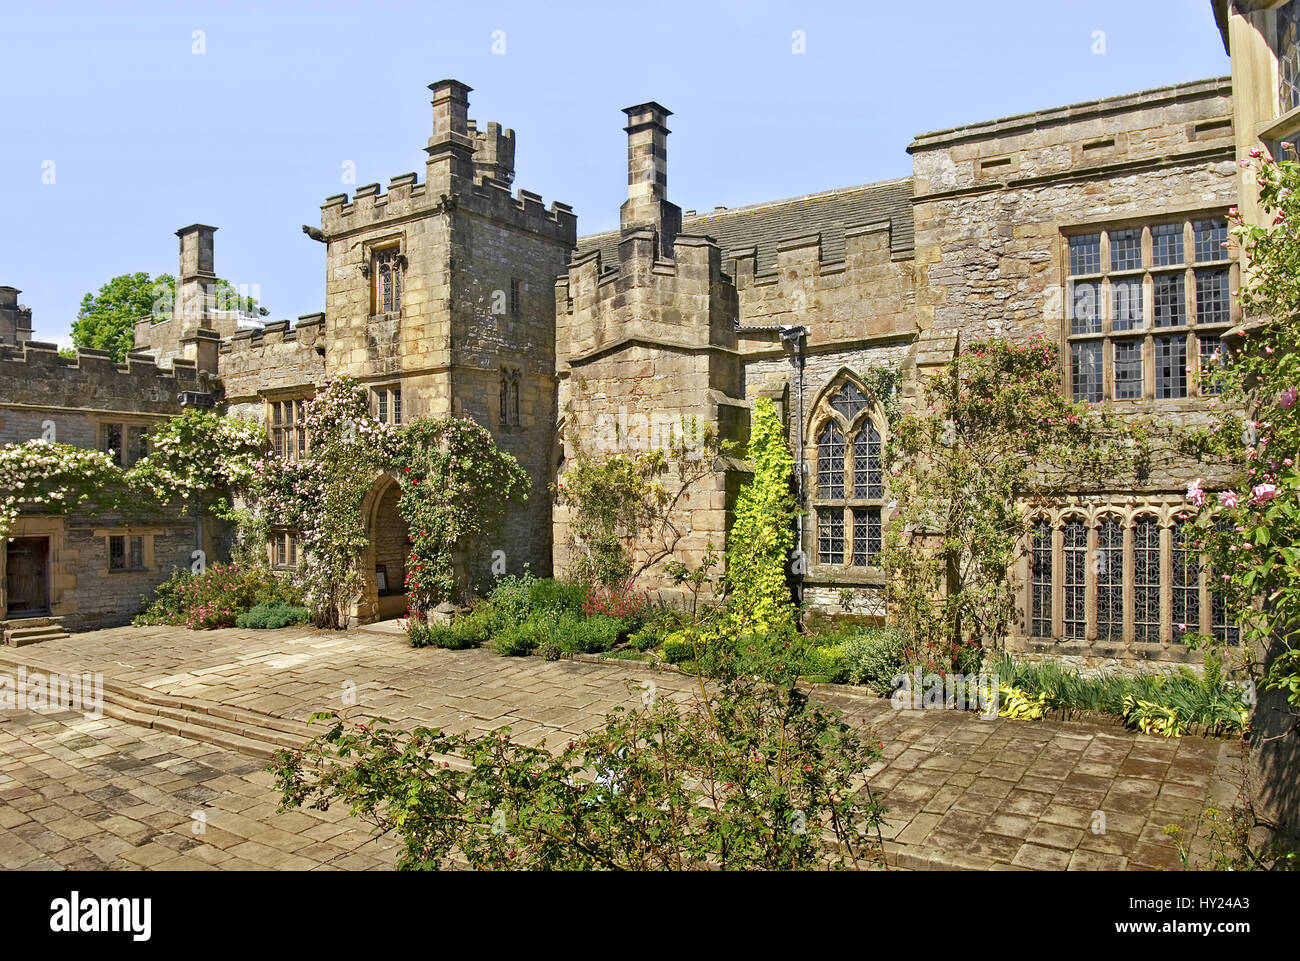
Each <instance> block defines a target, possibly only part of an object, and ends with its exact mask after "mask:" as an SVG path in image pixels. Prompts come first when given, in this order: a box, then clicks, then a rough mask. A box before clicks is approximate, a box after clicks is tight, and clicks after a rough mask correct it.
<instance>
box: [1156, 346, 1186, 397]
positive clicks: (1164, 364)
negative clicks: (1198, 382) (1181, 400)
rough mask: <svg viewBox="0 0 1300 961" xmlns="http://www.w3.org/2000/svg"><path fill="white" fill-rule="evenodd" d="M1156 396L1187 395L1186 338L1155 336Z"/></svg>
mask: <svg viewBox="0 0 1300 961" xmlns="http://www.w3.org/2000/svg"><path fill="white" fill-rule="evenodd" d="M1156 396H1157V397H1160V398H1169V397H1186V396H1187V338H1185V337H1157V338H1156Z"/></svg>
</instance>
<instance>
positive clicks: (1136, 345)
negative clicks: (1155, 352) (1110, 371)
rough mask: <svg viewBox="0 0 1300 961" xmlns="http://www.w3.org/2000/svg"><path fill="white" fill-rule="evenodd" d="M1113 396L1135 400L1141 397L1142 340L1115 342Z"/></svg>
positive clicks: (1119, 398)
mask: <svg viewBox="0 0 1300 961" xmlns="http://www.w3.org/2000/svg"><path fill="white" fill-rule="evenodd" d="M1115 397H1116V399H1118V400H1137V399H1139V398H1141V397H1142V341H1140V340H1118V341H1116V342H1115Z"/></svg>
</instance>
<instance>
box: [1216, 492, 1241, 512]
mask: <svg viewBox="0 0 1300 961" xmlns="http://www.w3.org/2000/svg"><path fill="white" fill-rule="evenodd" d="M1219 503H1220V504H1222V505H1223V506H1224V507H1226V508H1228V509H1229V510H1232V509H1233V508H1235V507H1236V506H1237V492H1236V491H1222V492H1221V493H1220V494H1219Z"/></svg>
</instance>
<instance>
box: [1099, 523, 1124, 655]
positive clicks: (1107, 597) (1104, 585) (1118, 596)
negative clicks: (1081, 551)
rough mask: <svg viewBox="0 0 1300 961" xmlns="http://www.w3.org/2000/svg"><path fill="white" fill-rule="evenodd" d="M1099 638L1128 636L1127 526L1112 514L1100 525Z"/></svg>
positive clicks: (1120, 639)
mask: <svg viewBox="0 0 1300 961" xmlns="http://www.w3.org/2000/svg"><path fill="white" fill-rule="evenodd" d="M1096 570H1097V640H1099V641H1122V640H1123V639H1124V528H1123V525H1121V524H1120V522H1119V520H1117V519H1116V518H1113V517H1110V518H1106V519H1105V520H1103V521H1102V522H1101V523H1100V524H1099V525H1098V526H1097V563H1096Z"/></svg>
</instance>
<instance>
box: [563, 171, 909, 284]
mask: <svg viewBox="0 0 1300 961" xmlns="http://www.w3.org/2000/svg"><path fill="white" fill-rule="evenodd" d="M882 220H888V221H889V222H890V225H891V230H890V248H891V250H892V251H893V253H894V255H895V256H899V255H906V254H908V253H910V252H911V250H912V245H913V235H914V233H915V223H914V221H913V219H912V178H911V177H902V178H900V179H898V180H886V181H883V182H881V183H874V184H863V185H862V186H860V187H840V188H838V189H836V190H827V191H824V192H822V193H816V194H806V195H805V196H802V197H790V198H788V199H786V200H771V201H767V202H765V203H761V204H753V205H751V206H748V207H736V208H734V209H731V210H711V211H708V212H707V213H702V214H693V215H690V216H683V217H682V233H687V234H707V235H708V236H710V237H713V238H714V239H715V240H717V242H718V244H719V245H720V246H721V247H722V256H723V259H724V260H725V259H726V258H727V257H728V256H729V255H730V254H731V253H732V252H733V251H735V250H742V249H744V248H747V247H756V248H758V264H757V266H756V269H757V270H758V271H764V270H771V269H772V268H774V267H775V266H776V247H777V244H778V243H779V242H780V241H782V240H786V239H788V238H790V237H802V236H804V235H806V234H813V233H820V234H821V238H822V260H823V261H826V262H830V261H835V260H843V259H844V231H845V229H846V228H849V227H857V226H861V225H862V224H870V223H879V222H880V221H882ZM618 240H619V232H618V231H617V230H608V231H605V232H604V233H599V234H590V235H588V236H586V237H579V238H578V253H579V255H581V254H585V253H589V252H590V251H592V250H599V251H600V254H601V262H602V263H603V264H605V265H606V266H612V265H614V264H617V263H618Z"/></svg>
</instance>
